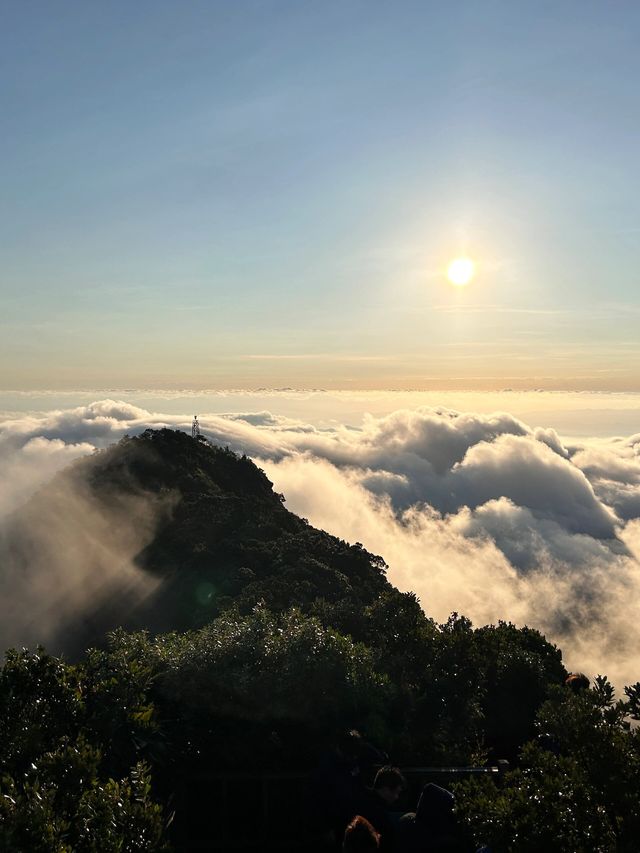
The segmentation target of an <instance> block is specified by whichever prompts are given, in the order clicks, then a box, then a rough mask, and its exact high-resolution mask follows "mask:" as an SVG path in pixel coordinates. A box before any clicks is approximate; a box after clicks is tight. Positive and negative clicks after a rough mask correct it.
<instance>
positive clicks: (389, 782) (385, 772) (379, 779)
mask: <svg viewBox="0 0 640 853" xmlns="http://www.w3.org/2000/svg"><path fill="white" fill-rule="evenodd" d="M404 787H405V782H404V776H403V775H402V773H401V772H400V771H399V770H398V768H397V767H390V766H389V765H387V766H386V767H381V768H380V770H378V772H377V773H376V778H375V779H374V781H373V790H374V791H376V793H377V794H378V796H380V797H382V799H383V800H384V801H385V803H386V804H387V805H388V806H392V805H393V804H394V803H396V802H397V801H398V800H399V799H400V795H401V794H402V792H403V790H404Z"/></svg>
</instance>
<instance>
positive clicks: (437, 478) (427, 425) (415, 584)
mask: <svg viewBox="0 0 640 853" xmlns="http://www.w3.org/2000/svg"><path fill="white" fill-rule="evenodd" d="M200 423H201V429H202V432H203V433H204V434H205V435H206V436H207V437H209V438H210V439H211V440H213V441H214V442H217V443H221V444H225V445H229V446H230V447H232V448H233V449H236V450H240V451H242V452H246V453H247V454H249V455H250V456H252V457H254V458H255V459H256V460H257V461H258V463H259V464H260V465H261V466H262V467H263V468H265V470H266V471H267V473H268V475H269V476H270V478H271V479H272V480H273V481H274V484H275V487H276V489H277V490H278V491H281V492H283V493H284V494H285V496H286V498H287V505H288V506H289V508H290V509H292V510H293V511H295V512H297V513H299V514H300V515H303V516H305V517H307V518H308V519H309V520H310V521H311V523H312V524H314V525H316V526H319V527H323V528H325V529H327V530H329V531H330V532H332V533H335V534H337V535H339V536H341V537H342V538H345V539H347V540H350V541H360V542H362V543H363V544H364V545H365V547H367V548H368V549H369V550H371V551H374V552H375V553H379V554H381V555H382V556H384V557H385V559H386V560H387V562H388V563H389V566H390V569H389V578H390V580H391V581H392V582H394V583H396V584H397V585H398V586H400V587H401V588H402V589H413V590H414V591H415V592H417V593H418V595H419V596H420V598H421V600H422V602H423V605H424V607H425V609H426V610H427V612H428V613H430V614H432V615H434V616H436V618H440V619H444V618H446V616H447V615H448V614H449V612H451V611H452V610H457V611H459V612H462V613H465V614H466V615H468V616H470V617H471V618H472V619H473V620H474V621H475V622H476V623H485V622H490V621H496V620H498V619H501V618H502V619H511V620H512V621H516V622H517V623H519V624H524V623H527V624H530V625H533V626H535V627H539V628H540V629H541V630H543V631H544V632H545V633H547V635H548V636H549V638H550V639H553V640H555V641H557V642H558V643H559V644H560V645H561V646H562V648H563V649H564V651H565V657H566V659H567V662H568V665H569V666H573V667H579V668H583V669H585V670H587V671H590V672H591V674H595V673H596V671H606V672H608V673H609V674H610V676H612V677H613V678H615V679H616V681H617V682H618V683H623V682H626V683H629V682H631V681H636V680H638V679H640V653H638V651H637V650H638V649H639V648H640V627H638V626H637V622H638V620H637V618H636V611H637V607H638V604H639V603H640V564H639V563H638V554H639V552H640V521H639V520H638V519H639V517H640V435H635V436H631V437H630V438H628V439H615V440H611V441H608V442H605V441H602V440H600V441H598V442H584V443H582V444H581V445H580V446H577V445H575V444H574V445H572V446H569V445H566V446H565V444H564V443H563V442H562V440H561V439H560V437H559V436H558V435H557V434H556V433H555V432H554V430H552V429H541V428H538V429H535V430H533V429H531V428H530V427H529V426H527V425H526V424H525V423H524V422H522V421H521V420H519V419H517V418H515V417H513V416H512V415H510V414H508V413H504V412H500V413H496V414H493V415H479V414H473V413H458V412H454V411H451V410H448V409H442V408H421V409H417V410H401V411H397V412H394V413H392V414H390V415H388V416H385V417H381V418H374V417H366V418H365V419H364V421H363V423H362V426H361V428H359V429H355V428H348V427H346V426H342V425H339V424H337V425H335V426H333V427H331V428H324V429H320V428H318V427H314V426H311V425H309V424H307V423H305V422H304V421H301V420H293V419H290V418H284V417H281V416H277V415H274V414H272V413H271V412H268V411H265V412H259V413H252V414H242V413H233V414H229V415H211V416H206V415H204V416H203V415H201V416H200ZM190 424H191V416H188V415H175V414H173V415H166V414H160V413H152V412H148V411H146V410H144V409H140V408H138V407H136V406H133V405H131V404H128V403H121V402H116V401H112V400H103V401H100V402H96V403H93V404H91V405H89V406H81V407H77V408H75V409H69V410H64V411H55V412H49V413H47V414H45V415H42V416H38V417H34V416H30V417H18V418H14V419H12V420H6V421H4V422H1V423H0V482H1V483H2V484H3V485H2V487H1V489H0V514H2V513H3V512H4V513H5V514H6V513H7V512H9V511H10V510H11V509H12V508H13V507H15V506H17V505H18V503H19V502H21V501H24V499H25V498H26V497H27V496H28V494H29V493H30V492H31V491H33V490H35V489H36V488H37V487H38V485H39V484H40V483H42V482H44V481H45V480H47V479H49V478H50V476H51V475H52V473H53V472H55V471H56V470H57V469H59V468H61V467H64V466H65V465H66V464H67V463H68V462H69V461H70V460H71V459H73V458H75V457H77V456H79V455H81V454H84V453H87V452H89V451H90V450H91V449H92V448H94V447H103V446H105V445H107V444H109V443H111V442H113V441H115V440H117V439H118V438H120V437H121V436H123V435H125V434H127V433H129V434H135V433H137V432H140V431H141V430H142V429H144V428H146V427H148V426H153V427H161V426H169V427H175V428H180V429H187V430H188V429H190Z"/></svg>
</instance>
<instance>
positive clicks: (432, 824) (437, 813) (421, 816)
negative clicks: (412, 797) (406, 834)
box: [416, 782, 455, 837]
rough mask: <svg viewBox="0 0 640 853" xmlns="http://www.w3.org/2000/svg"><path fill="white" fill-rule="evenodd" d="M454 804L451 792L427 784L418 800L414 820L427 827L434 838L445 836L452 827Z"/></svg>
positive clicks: (438, 786)
mask: <svg viewBox="0 0 640 853" xmlns="http://www.w3.org/2000/svg"><path fill="white" fill-rule="evenodd" d="M454 804H455V798H454V796H453V794H452V793H451V791H447V789H446V788H441V787H440V785H434V784H433V782H428V783H427V784H426V785H425V786H424V788H423V789H422V793H421V794H420V799H419V800H418V808H417V810H416V820H417V821H418V823H421V824H423V825H424V826H428V827H429V831H430V832H431V833H432V834H433V836H434V837H436V836H438V835H441V834H446V833H447V832H449V831H450V830H451V829H452V827H453V826H454V818H453V806H454Z"/></svg>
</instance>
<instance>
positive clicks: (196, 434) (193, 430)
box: [191, 415, 200, 438]
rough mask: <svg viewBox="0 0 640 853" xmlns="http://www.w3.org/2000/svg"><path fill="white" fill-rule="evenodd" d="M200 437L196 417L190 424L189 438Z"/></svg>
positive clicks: (195, 416) (198, 423)
mask: <svg viewBox="0 0 640 853" xmlns="http://www.w3.org/2000/svg"><path fill="white" fill-rule="evenodd" d="M199 435H200V422H199V421H198V416H197V415H194V416H193V423H192V424H191V438H198V437H199Z"/></svg>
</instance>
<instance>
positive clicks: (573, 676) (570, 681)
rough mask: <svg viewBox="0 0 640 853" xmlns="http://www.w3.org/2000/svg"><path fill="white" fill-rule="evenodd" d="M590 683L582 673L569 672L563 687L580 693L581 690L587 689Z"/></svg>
mask: <svg viewBox="0 0 640 853" xmlns="http://www.w3.org/2000/svg"><path fill="white" fill-rule="evenodd" d="M589 684H590V681H589V679H588V678H587V676H586V675H585V674H584V672H570V673H569V675H568V676H567V677H566V678H565V680H564V686H565V687H568V688H569V689H570V690H572V691H573V692H574V693H580V692H581V691H582V690H588V689H589Z"/></svg>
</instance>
